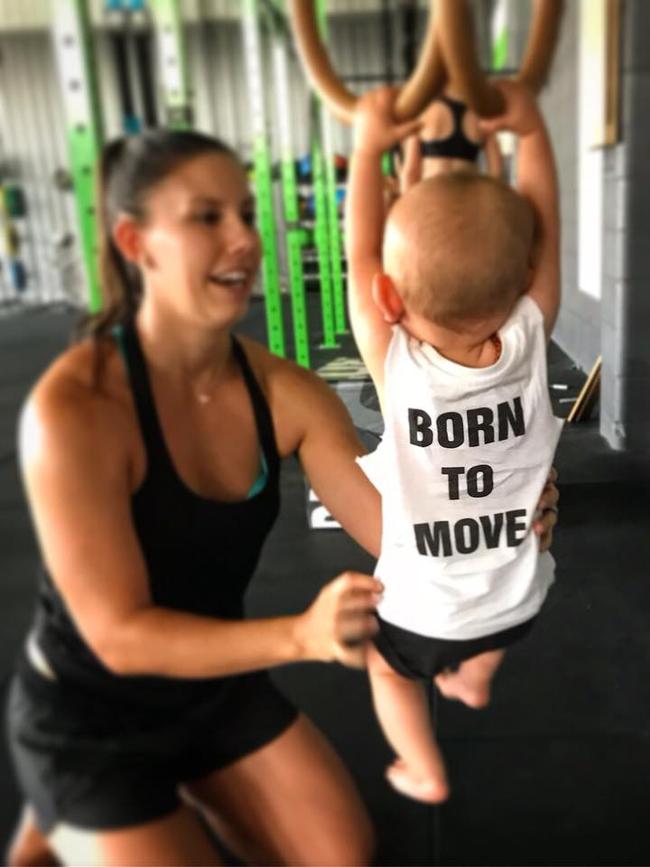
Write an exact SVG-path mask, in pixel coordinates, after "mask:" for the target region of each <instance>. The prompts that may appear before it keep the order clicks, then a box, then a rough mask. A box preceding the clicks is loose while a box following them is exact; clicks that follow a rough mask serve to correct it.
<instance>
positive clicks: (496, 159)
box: [483, 133, 503, 181]
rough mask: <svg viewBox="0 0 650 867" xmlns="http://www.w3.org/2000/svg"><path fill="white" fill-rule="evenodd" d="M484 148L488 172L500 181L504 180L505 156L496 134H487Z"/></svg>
mask: <svg viewBox="0 0 650 867" xmlns="http://www.w3.org/2000/svg"><path fill="white" fill-rule="evenodd" d="M483 148H484V150H485V162H486V164H487V171H488V174H489V175H490V176H491V177H493V178H496V179H497V180H498V181H500V180H503V157H502V155H501V148H500V147H499V142H498V140H497V137H496V134H494V133H493V134H491V135H488V136H486V138H485V142H484V144H483Z"/></svg>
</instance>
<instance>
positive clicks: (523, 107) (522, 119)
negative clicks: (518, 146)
mask: <svg viewBox="0 0 650 867" xmlns="http://www.w3.org/2000/svg"><path fill="white" fill-rule="evenodd" d="M490 83H491V84H492V85H493V86H494V87H496V89H497V90H499V91H501V94H502V95H503V98H504V100H505V108H504V110H503V113H502V114H500V115H498V116H497V117H490V118H487V117H483V118H480V119H479V128H480V130H481V132H483V133H484V134H486V135H489V134H491V133H495V132H498V131H499V130H510V132H514V133H515V134H516V135H518V136H525V135H528V134H529V133H531V132H535V131H536V130H537V129H539V127H540V126H542V127H543V125H544V124H543V121H542V119H541V114H540V112H539V108H538V106H537V100H536V99H535V94H534V93H533V91H532V90H530V88H529V87H527V86H526V85H525V84H524V83H523V82H521V81H515V80H514V79H509V78H505V79H499V80H497V81H492V82H490Z"/></svg>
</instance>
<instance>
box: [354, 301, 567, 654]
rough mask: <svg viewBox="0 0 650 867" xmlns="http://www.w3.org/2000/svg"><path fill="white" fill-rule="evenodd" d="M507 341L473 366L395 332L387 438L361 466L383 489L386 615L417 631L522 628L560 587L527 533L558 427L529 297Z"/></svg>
mask: <svg viewBox="0 0 650 867" xmlns="http://www.w3.org/2000/svg"><path fill="white" fill-rule="evenodd" d="M499 337H500V338H501V355H500V357H499V359H498V361H497V362H496V363H495V364H493V365H492V366H490V367H484V368H469V367H463V366H462V365H459V364H456V363H455V362H453V361H450V360H449V359H446V358H444V357H443V356H442V355H440V353H438V352H437V351H436V350H435V349H434V348H433V347H432V346H429V345H428V344H426V343H421V342H420V341H418V340H416V339H414V338H412V337H410V336H409V335H408V334H407V333H406V332H405V331H404V329H403V328H401V327H400V326H399V325H396V326H394V328H393V336H392V340H391V343H390V346H389V348H388V353H387V356H386V363H385V379H384V423H385V432H384V437H383V439H382V442H381V444H380V445H379V447H378V448H377V450H376V451H375V452H373V453H372V454H370V455H367V456H365V457H363V458H360V459H359V463H360V464H361V466H362V467H363V469H364V471H365V472H366V474H367V475H368V477H369V479H370V480H371V482H372V483H373V484H374V485H375V487H376V488H377V489H378V490H379V492H380V493H381V495H382V513H383V535H382V547H381V556H380V558H379V561H378V563H377V567H376V570H375V574H376V575H377V577H378V578H380V579H381V581H382V582H383V583H384V585H385V591H384V594H383V598H382V600H381V602H380V604H379V606H378V609H377V610H378V613H379V615H380V616H381V617H382V618H383V619H384V620H387V621H388V622H390V623H393V624H395V625H396V626H401V627H402V628H403V629H408V630H410V631H412V632H416V633H419V634H421V635H426V636H431V637H436V638H445V639H453V640H464V639H471V638H478V637H480V636H482V635H489V634H491V633H493V632H499V631H501V630H503V629H508V628H509V627H511V626H516V625H517V624H518V623H522V622H524V621H525V620H528V619H529V618H531V617H533V616H534V615H535V614H537V612H538V611H539V609H540V607H541V605H542V603H543V601H544V598H545V597H546V594H547V591H548V588H549V587H550V585H551V584H552V583H553V580H554V566H555V564H554V561H553V558H552V556H551V555H550V553H548V552H546V553H542V554H540V553H539V546H538V538H537V536H536V535H535V534H534V533H533V531H532V528H531V525H532V522H533V518H534V514H535V511H536V507H537V502H538V500H539V496H540V494H541V492H542V489H543V487H544V484H545V481H546V478H547V476H548V472H549V469H550V467H551V463H552V460H553V455H554V453H555V448H556V446H557V442H558V439H559V436H560V432H561V429H562V420H561V419H558V418H555V417H554V415H553V411H552V408H551V402H550V399H549V395H548V388H547V375H546V338H545V335H544V323H543V318H542V314H541V311H540V309H539V307H538V306H537V304H535V302H534V301H533V300H532V299H530V298H529V297H527V296H524V297H522V298H521V299H520V301H519V302H518V303H517V305H516V307H515V309H514V311H513V313H512V315H511V316H510V317H509V319H508V321H507V322H506V324H505V325H504V326H503V327H502V328H501V330H500V331H499Z"/></svg>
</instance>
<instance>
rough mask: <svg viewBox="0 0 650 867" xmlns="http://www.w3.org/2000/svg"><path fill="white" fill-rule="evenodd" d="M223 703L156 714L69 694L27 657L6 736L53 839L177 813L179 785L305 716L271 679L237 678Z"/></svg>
mask: <svg viewBox="0 0 650 867" xmlns="http://www.w3.org/2000/svg"><path fill="white" fill-rule="evenodd" d="M224 684H225V686H224V689H223V691H222V693H221V694H220V695H219V697H218V698H215V700H214V701H207V702H202V703H201V704H200V705H199V706H195V707H192V708H191V709H189V710H186V709H183V711H182V712H178V713H176V714H173V715H171V714H167V716H163V715H162V714H161V713H160V712H158V713H157V715H156V716H155V717H154V715H153V714H150V713H148V714H147V715H146V716H145V715H143V714H142V713H140V714H139V715H137V714H136V715H134V714H133V712H131V713H130V714H128V715H124V714H121V713H120V708H119V705H115V704H112V705H108V704H107V705H105V706H102V704H101V702H90V701H89V700H88V699H87V697H86V696H84V697H83V698H81V697H75V696H74V694H73V695H72V696H71V695H70V694H69V693H68V694H67V695H63V694H61V693H62V691H61V689H60V687H59V684H58V683H57V682H56V681H49V680H47V679H46V678H45V677H42V676H41V675H40V674H39V673H38V672H37V671H36V670H35V669H33V668H32V667H31V665H30V664H29V663H28V662H27V661H26V660H21V663H20V665H19V670H18V673H17V674H16V675H15V677H14V678H13V680H12V682H11V684H10V687H9V698H8V706H7V723H8V725H7V730H8V736H9V746H10V751H11V754H12V757H13V760H14V766H15V769H16V773H17V775H18V779H19V782H20V786H21V788H22V791H23V793H24V795H25V797H26V798H27V800H28V801H29V803H30V804H31V806H32V807H33V808H34V811H35V813H36V818H37V822H38V824H39V827H40V828H41V830H42V831H43V832H44V833H49V831H50V830H51V829H52V828H53V827H54V826H55V825H56V824H57V823H59V822H65V823H67V824H70V825H73V826H76V827H80V828H88V829H94V830H105V829H109V828H121V827H126V826H129V825H137V824H142V823H144V822H147V821H151V820H153V819H156V818H159V817H160V816H163V815H165V814H167V813H170V812H172V811H173V810H175V809H176V808H177V807H178V805H179V804H180V803H181V801H180V797H179V794H178V787H179V785H180V784H182V783H184V782H189V781H192V780H197V779H200V778H202V777H204V776H206V775H207V774H209V773H211V772H212V771H215V770H218V769H220V768H223V767H225V766H227V765H229V764H231V763H232V762H235V761H237V759H240V758H242V757H243V756H245V755H248V754H249V753H252V752H254V751H255V750H257V749H259V748H260V747H262V746H264V745H265V744H268V743H269V742H271V741H272V740H274V739H275V738H276V737H277V736H278V735H280V734H281V733H282V732H283V731H284V730H285V729H287V728H288V727H289V725H291V723H292V722H293V721H294V720H295V719H296V717H297V711H296V709H295V708H294V706H293V705H292V704H291V703H290V702H289V701H288V700H287V699H286V698H285V697H284V696H283V695H282V694H281V693H280V692H279V691H278V690H277V689H276V688H275V686H274V685H273V684H272V683H271V680H270V678H269V677H268V675H267V674H266V673H262V672H255V673H252V674H246V675H240V676H237V677H230V678H227V679H226V680H225V681H224Z"/></svg>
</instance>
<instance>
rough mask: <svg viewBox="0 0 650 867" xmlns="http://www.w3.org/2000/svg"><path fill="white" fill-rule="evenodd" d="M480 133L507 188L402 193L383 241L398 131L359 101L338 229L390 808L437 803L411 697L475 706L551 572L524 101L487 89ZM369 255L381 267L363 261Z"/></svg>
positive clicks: (545, 330) (507, 90) (382, 106)
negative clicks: (497, 110) (362, 403)
mask: <svg viewBox="0 0 650 867" xmlns="http://www.w3.org/2000/svg"><path fill="white" fill-rule="evenodd" d="M499 87H500V89H501V91H502V93H503V96H504V99H505V102H506V110H505V113H504V114H503V115H502V116H501V117H499V118H496V119H494V120H493V121H491V122H489V123H488V122H483V123H482V129H483V131H484V132H485V133H490V132H495V131H496V130H498V129H510V130H512V131H513V132H514V133H516V134H517V135H518V136H519V151H518V170H517V187H518V192H515V191H514V190H512V189H510V188H509V187H508V186H506V185H505V184H503V183H501V182H500V181H497V180H495V179H493V178H489V177H484V176H480V175H478V174H477V173H468V172H460V173H458V172H451V173H443V174H439V175H437V176H435V177H433V178H429V179H426V180H423V181H421V182H420V183H418V184H416V185H415V186H413V187H412V188H411V189H409V190H408V191H407V192H406V193H405V194H404V195H403V196H402V197H401V198H400V199H399V200H398V201H397V202H396V204H395V205H394V206H393V208H392V209H391V211H390V214H389V216H388V220H387V224H386V226H384V208H383V201H382V186H381V168H380V162H381V154H382V152H383V151H385V150H389V149H390V148H391V147H393V146H394V145H395V144H396V142H398V141H400V140H401V139H403V138H404V137H405V136H407V135H409V134H412V133H413V131H414V129H415V128H417V124H414V123H406V124H397V123H396V122H395V121H394V120H393V116H392V105H393V102H394V98H395V92H394V90H393V89H391V88H383V89H380V90H378V91H374V92H373V93H370V94H368V95H366V96H365V97H363V99H362V100H361V101H360V103H359V107H358V109H357V113H356V119H355V151H354V155H353V160H352V166H351V174H350V188H349V201H348V210H347V222H346V241H347V255H348V268H349V273H350V317H351V322H352V327H353V330H354V335H355V338H356V341H357V345H358V347H359V351H360V352H361V355H362V357H363V359H364V361H365V363H366V365H367V367H368V370H369V372H370V374H371V376H372V378H373V380H374V382H375V385H376V387H377V391H378V395H379V400H380V403H381V406H382V411H383V415H384V421H385V434H384V438H383V441H382V443H381V445H380V447H379V448H378V449H377V451H376V452H374V453H373V454H372V455H370V456H368V457H366V458H363V459H361V461H362V466H363V468H364V470H366V472H367V474H368V476H369V477H370V479H371V480H372V481H373V483H374V484H375V486H376V487H377V488H378V489H379V491H380V492H381V494H382V508H383V536H382V550H381V556H380V559H379V561H378V563H377V567H376V575H377V576H378V577H379V578H380V579H381V581H382V582H383V584H384V585H385V592H384V595H383V598H382V600H381V602H380V604H379V606H378V609H377V612H378V620H379V632H378V634H377V637H376V640H375V644H374V646H373V647H371V649H370V651H369V655H368V668H369V674H370V679H371V685H372V692H373V699H374V703H375V707H376V710H377V714H378V716H379V719H380V722H381V724H382V727H383V729H384V732H385V734H386V737H387V738H388V740H389V742H390V743H391V745H392V746H393V748H394V749H395V751H396V753H397V756H398V758H397V760H396V761H395V762H394V763H393V764H392V765H391V767H390V768H389V769H388V771H387V776H388V778H389V781H390V782H391V783H392V785H393V786H394V787H395V788H396V789H397V790H399V791H400V792H402V793H404V794H406V795H409V796H411V797H413V798H417V799H419V800H422V801H429V802H438V801H442V800H444V799H445V798H446V797H447V796H448V783H447V777H446V772H445V766H444V762H443V759H442V757H441V755H440V751H439V749H438V746H437V743H436V741H435V738H434V737H433V734H432V731H431V725H430V720H429V715H428V711H427V706H426V701H425V692H424V689H423V682H424V681H426V680H430V679H431V678H434V679H435V682H436V684H437V686H438V688H439V690H440V691H441V692H442V694H443V695H445V696H446V697H448V698H456V699H460V700H461V701H463V702H464V703H465V704H467V705H469V706H470V707H482V706H484V705H485V704H487V702H488V701H489V697H490V684H491V680H492V677H493V676H494V673H495V672H496V670H497V668H498V667H499V665H500V663H501V660H502V658H503V654H504V648H505V647H507V646H508V645H510V644H512V643H513V642H514V641H517V640H518V639H520V638H521V637H523V636H524V635H525V634H526V633H527V632H528V631H529V630H530V628H531V626H532V623H533V621H534V619H535V617H536V615H537V613H538V612H539V610H540V608H541V606H542V604H543V602H544V599H545V596H546V594H547V591H548V589H549V587H550V585H551V584H552V582H553V577H554V563H553V559H552V557H551V555H550V554H549V553H540V552H539V547H538V540H537V537H536V535H535V534H534V532H533V525H534V523H535V510H536V505H537V502H538V499H539V496H540V493H541V492H542V489H543V487H544V484H545V481H546V478H547V476H548V473H549V469H550V466H551V462H552V458H553V455H554V452H555V448H556V445H557V441H558V438H559V435H560V429H561V421H560V420H559V419H556V418H554V416H553V413H552V410H551V405H550V400H549V397H548V391H547V381H546V343H547V340H548V337H549V335H550V333H551V330H552V328H553V324H554V322H555V318H556V315H557V311H558V306H559V297H560V289H559V253H558V234H559V224H558V204H557V186H556V179H555V169H554V162H553V156H552V151H551V148H550V144H549V140H548V137H547V134H546V131H545V128H544V123H543V120H542V118H541V115H540V114H539V112H538V110H537V107H536V105H535V101H534V98H533V97H532V95H531V94H530V93H529V92H528V91H527V90H526V89H525V88H524V87H523V86H522V85H518V84H515V83H514V82H502V83H500V84H499ZM382 254H383V256H382Z"/></svg>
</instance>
